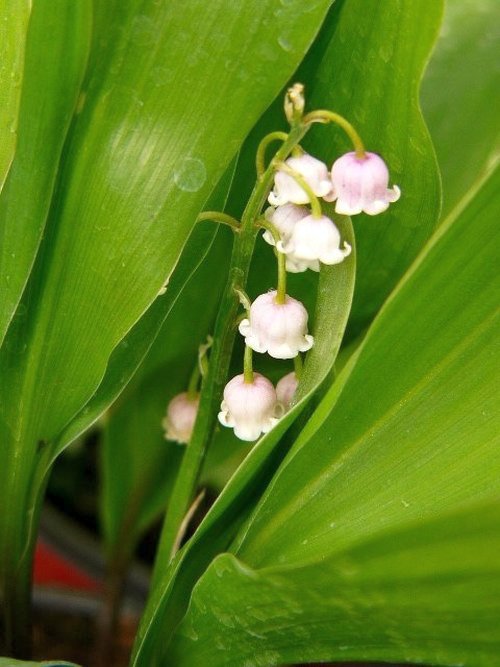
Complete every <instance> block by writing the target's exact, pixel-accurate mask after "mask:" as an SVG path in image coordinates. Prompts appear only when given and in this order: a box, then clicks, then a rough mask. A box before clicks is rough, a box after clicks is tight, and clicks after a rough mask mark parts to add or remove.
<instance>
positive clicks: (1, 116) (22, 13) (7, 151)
mask: <svg viewBox="0 0 500 667" xmlns="http://www.w3.org/2000/svg"><path fill="white" fill-rule="evenodd" d="M30 10H31V0H2V3H1V4H0V63H1V66H0V192H1V191H2V188H3V185H4V182H5V178H6V176H7V174H8V172H9V169H10V165H11V163H12V160H13V158H14V153H15V150H16V140H17V134H16V133H17V123H18V116H17V114H18V110H19V100H20V96H21V85H22V79H23V67H24V47H25V43H26V31H27V27H28V20H29V16H30Z"/></svg>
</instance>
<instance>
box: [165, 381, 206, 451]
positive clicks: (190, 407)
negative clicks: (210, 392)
mask: <svg viewBox="0 0 500 667" xmlns="http://www.w3.org/2000/svg"><path fill="white" fill-rule="evenodd" d="M199 402H200V396H199V394H197V395H196V396H195V397H193V398H190V397H189V396H188V394H187V392H183V393H182V394H177V396H174V398H173V399H172V400H171V401H170V403H169V404H168V406H167V414H166V415H165V418H164V419H163V420H162V423H161V425H162V426H163V428H164V430H165V434H164V435H165V439H166V440H174V441H175V442H178V443H180V444H187V443H188V442H189V440H190V439H191V434H192V432H193V426H194V422H195V420H196V414H197V412H198V404H199Z"/></svg>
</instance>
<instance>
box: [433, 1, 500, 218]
mask: <svg viewBox="0 0 500 667" xmlns="http://www.w3.org/2000/svg"><path fill="white" fill-rule="evenodd" d="M499 26H500V5H499V3H498V2H497V1H496V0H447V2H446V5H445V14H444V20H443V26H442V29H441V35H440V37H439V40H438V42H437V44H436V48H435V51H434V53H433V56H432V59H431V61H430V63H429V67H428V69H427V72H426V75H425V78H424V80H423V84H422V108H423V110H424V115H425V118H426V121H427V122H428V124H429V129H430V132H431V135H432V139H433V142H434V146H435V148H436V153H437V157H438V161H439V166H440V168H441V176H442V180H443V210H444V211H445V212H446V213H447V212H449V211H450V210H451V209H452V208H453V207H454V206H455V205H456V204H457V203H458V201H460V199H461V198H462V197H463V195H464V194H465V193H466V192H467V190H468V189H469V188H470V187H471V186H472V184H473V183H474V181H475V180H476V179H477V178H478V176H481V175H482V174H483V172H484V171H485V170H487V168H488V164H489V162H490V161H491V159H492V157H493V156H494V154H495V153H496V154H498V152H499V150H500V124H499V121H498V108H499V107H500V74H499V71H498V66H496V63H497V62H498V42H499V40H500V28H499Z"/></svg>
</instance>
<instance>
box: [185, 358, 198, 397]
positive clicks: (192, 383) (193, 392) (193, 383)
mask: <svg viewBox="0 0 500 667" xmlns="http://www.w3.org/2000/svg"><path fill="white" fill-rule="evenodd" d="M200 375H201V368H200V362H199V360H198V359H197V360H196V364H195V365H194V367H193V370H192V372H191V377H190V378H189V384H188V390H187V395H188V398H189V399H190V400H194V399H195V398H196V396H197V394H198V383H199V381H200Z"/></svg>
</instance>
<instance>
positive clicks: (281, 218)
mask: <svg viewBox="0 0 500 667" xmlns="http://www.w3.org/2000/svg"><path fill="white" fill-rule="evenodd" d="M309 214H310V211H309V209H307V208H306V207H305V206H297V205H296V204H284V205H283V206H278V207H277V208H275V207H274V206H269V208H267V209H266V212H265V214H264V215H265V218H266V220H268V221H269V222H270V223H271V224H272V225H273V226H274V227H276V229H277V230H278V232H279V234H280V236H281V240H282V242H286V241H288V239H289V238H290V237H291V235H292V233H293V228H294V227H295V223H296V222H298V221H299V220H302V218H306V217H307V216H308V215H309ZM262 238H263V239H264V241H266V243H269V245H276V243H275V241H274V237H273V235H272V234H271V232H270V231H269V230H268V229H266V231H265V232H264V234H263V236H262Z"/></svg>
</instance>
